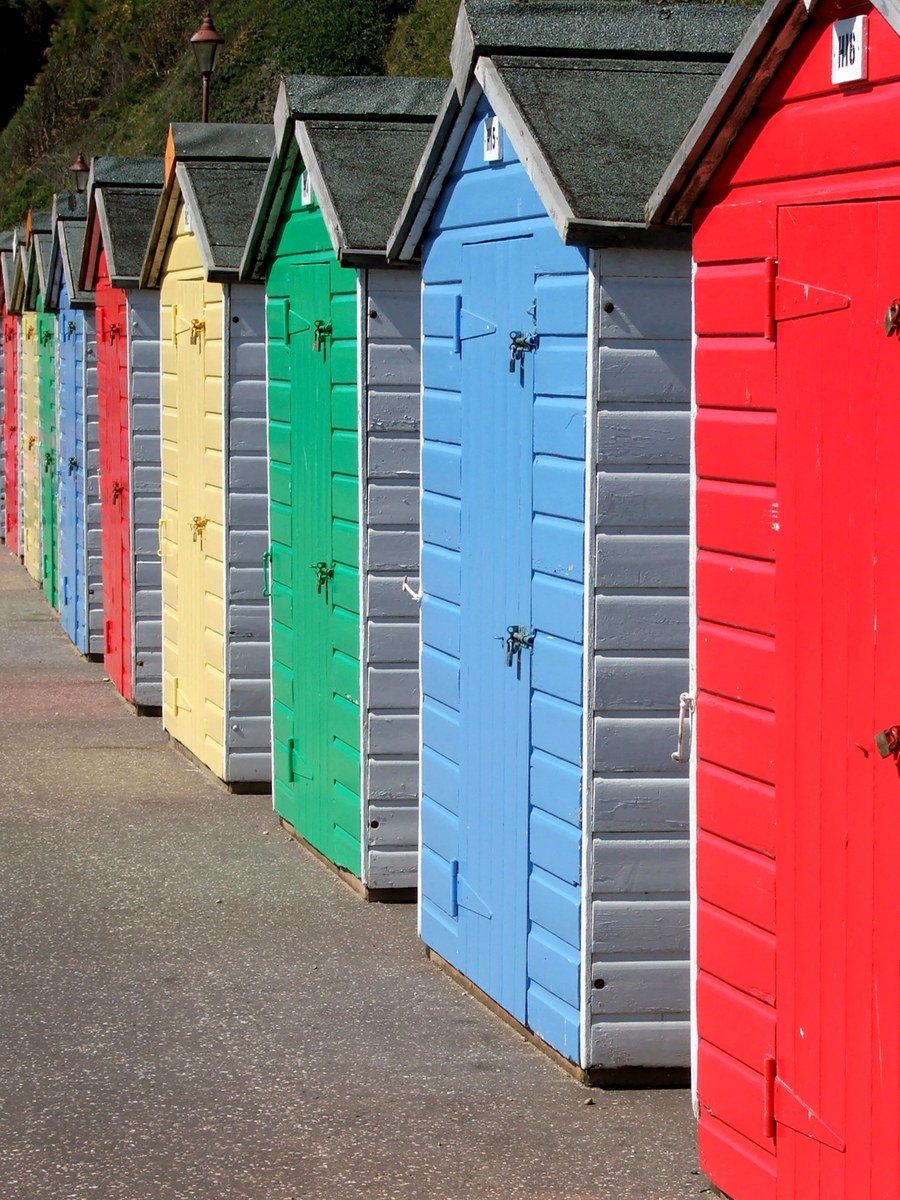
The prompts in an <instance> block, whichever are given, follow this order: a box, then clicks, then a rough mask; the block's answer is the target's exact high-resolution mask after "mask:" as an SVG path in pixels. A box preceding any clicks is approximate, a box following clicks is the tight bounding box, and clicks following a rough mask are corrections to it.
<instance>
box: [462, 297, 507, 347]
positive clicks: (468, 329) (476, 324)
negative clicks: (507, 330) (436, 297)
mask: <svg viewBox="0 0 900 1200" xmlns="http://www.w3.org/2000/svg"><path fill="white" fill-rule="evenodd" d="M496 332H497V326H496V325H495V324H494V323H493V322H492V321H488V320H487V319H486V318H485V317H479V316H478V314H477V313H473V312H469V310H468V309H467V308H463V304H462V296H456V297H455V306H454V318H453V353H454V354H460V353H461V352H462V344H463V342H466V341H469V340H470V339H471V338H478V337H487V335H488V334H490V333H496Z"/></svg>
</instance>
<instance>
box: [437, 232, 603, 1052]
mask: <svg viewBox="0 0 900 1200" xmlns="http://www.w3.org/2000/svg"><path fill="white" fill-rule="evenodd" d="M523 225H524V226H525V228H524V229H523ZM519 229H521V230H522V233H521V235H520V236H515V237H502V236H498V237H495V238H494V239H493V240H480V241H475V240H473V241H472V242H469V243H466V242H465V241H464V240H463V241H461V243H460V245H459V250H458V255H459V258H458V262H459V274H460V276H461V285H456V287H457V288H458V294H457V295H455V296H452V295H448V294H447V293H448V290H449V289H448V285H447V284H444V283H440V282H437V283H436V284H435V285H434V287H433V289H432V290H431V291H429V286H428V279H427V278H426V290H425V300H424V306H423V319H424V324H425V330H426V350H425V359H424V363H425V366H424V372H425V378H424V393H423V396H424V398H423V452H422V480H423V503H422V531H423V543H424V544H423V559H422V585H423V593H424V600H423V606H422V640H423V651H422V690H423V713H422V735H423V758H422V818H421V820H422V866H421V871H422V878H421V892H422V901H421V932H422V937H423V939H424V940H425V941H426V943H427V944H428V945H429V946H431V947H432V948H433V949H434V950H435V951H436V952H437V953H438V954H440V955H441V956H442V957H444V958H445V959H447V960H448V961H449V962H450V963H451V964H452V965H453V966H455V967H456V968H457V969H458V970H459V971H461V972H462V973H463V974H464V975H466V976H467V978H469V979H471V980H472V981H473V982H474V983H475V984H477V986H478V987H479V988H481V989H482V990H483V991H484V992H486V993H487V994H488V995H489V996H490V997H491V998H492V999H493V1000H495V1001H496V1002H497V1003H499V1004H500V1005H501V1006H502V1007H503V1008H504V1009H506V1010H507V1011H508V1012H509V1013H511V1014H512V1015H513V1016H514V1017H515V1018H516V1019H518V1020H519V1021H521V1022H523V1023H524V1024H526V1025H528V1026H529V1027H530V1028H532V1029H534V1030H535V1031H536V1032H538V1033H540V1035H541V1036H542V1037H544V1038H545V1040H547V1041H548V1042H550V1043H551V1044H552V1045H554V1046H555V1047H556V1048H557V1049H559V1050H561V1051H562V1052H563V1053H565V1054H567V1055H568V1056H569V1057H571V1058H574V1059H577V1058H578V1051H579V1029H580V995H581V984H580V971H581V934H580V921H581V767H582V712H583V709H582V679H583V645H582V642H583V605H584V479H585V462H584V452H585V438H584V432H585V414H586V403H585V388H586V374H587V360H586V352H587V339H586V332H587V331H586V319H587V286H586V279H587V275H586V263H585V259H584V255H583V253H582V252H581V251H578V250H575V249H572V248H566V247H564V246H563V245H562V243H561V242H560V241H559V238H558V236H557V235H556V233H555V231H553V229H552V227H550V226H549V222H547V221H546V219H544V220H542V221H538V222H534V223H533V224H530V227H529V225H526V223H524V222H522V223H520V224H519ZM517 232H518V231H517ZM433 264H434V267H435V274H436V275H437V274H438V272H439V271H440V270H442V269H443V270H444V271H446V272H447V273H449V267H448V266H447V262H446V259H445V258H444V257H442V252H441V251H440V250H438V252H437V253H435V255H434V258H433ZM426 272H427V263H426ZM444 278H446V274H445V275H444ZM447 323H449V325H450V328H449V329H448V328H447ZM442 325H443V326H444V327H443V329H441V326H442ZM438 330H440V331H441V332H442V333H445V334H449V335H450V336H449V337H447V336H445V337H444V338H442V339H441V338H439V337H437V336H434V335H435V334H436V332H437V331H438ZM430 333H431V334H432V336H431V343H430V344H429V334H430Z"/></svg>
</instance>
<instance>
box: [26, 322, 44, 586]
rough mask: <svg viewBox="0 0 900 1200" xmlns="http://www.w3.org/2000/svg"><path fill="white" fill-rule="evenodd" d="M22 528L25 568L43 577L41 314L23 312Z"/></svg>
mask: <svg viewBox="0 0 900 1200" xmlns="http://www.w3.org/2000/svg"><path fill="white" fill-rule="evenodd" d="M21 371H22V378H21V388H22V526H23V539H22V545H23V555H24V562H25V569H26V571H27V572H28V574H29V575H30V576H31V578H32V579H34V580H35V581H39V580H40V578H41V526H40V467H39V465H38V352H37V313H36V312H34V311H33V310H31V309H26V310H25V311H24V312H23V313H22V366H21Z"/></svg>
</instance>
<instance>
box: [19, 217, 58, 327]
mask: <svg viewBox="0 0 900 1200" xmlns="http://www.w3.org/2000/svg"><path fill="white" fill-rule="evenodd" d="M25 228H26V231H27V239H28V245H27V249H26V252H25V280H24V284H25V291H24V296H23V301H22V303H23V306H24V307H25V308H29V309H34V308H37V303H38V298H39V297H41V296H45V295H46V293H47V268H48V267H49V265H50V242H51V239H52V233H51V230H52V228H53V226H52V223H51V216H50V213H48V212H30V213H29V214H28V223H27V225H26V227H25Z"/></svg>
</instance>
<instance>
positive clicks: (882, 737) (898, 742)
mask: <svg viewBox="0 0 900 1200" xmlns="http://www.w3.org/2000/svg"><path fill="white" fill-rule="evenodd" d="M875 749H876V750H877V751H878V753H879V754H880V755H881V757H882V758H890V756H891V755H892V754H896V753H897V752H898V751H900V725H891V726H890V727H889V728H888V729H882V730H881V731H880V732H879V733H876V734H875Z"/></svg>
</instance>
